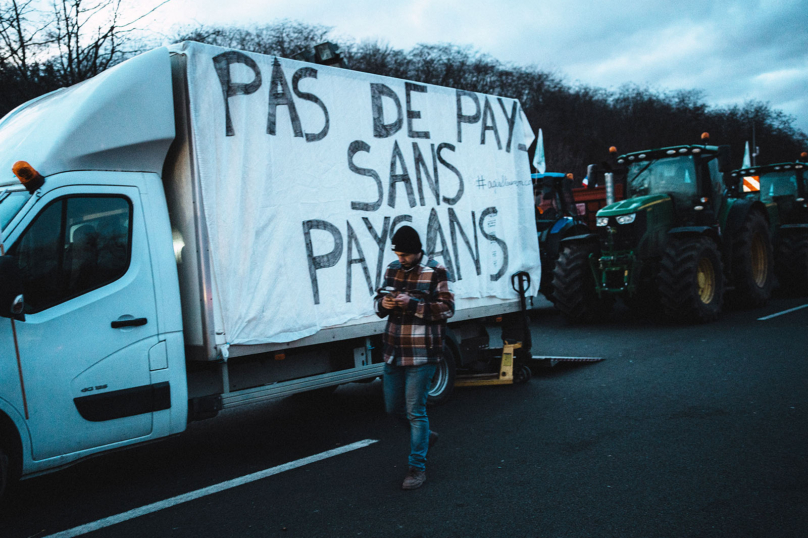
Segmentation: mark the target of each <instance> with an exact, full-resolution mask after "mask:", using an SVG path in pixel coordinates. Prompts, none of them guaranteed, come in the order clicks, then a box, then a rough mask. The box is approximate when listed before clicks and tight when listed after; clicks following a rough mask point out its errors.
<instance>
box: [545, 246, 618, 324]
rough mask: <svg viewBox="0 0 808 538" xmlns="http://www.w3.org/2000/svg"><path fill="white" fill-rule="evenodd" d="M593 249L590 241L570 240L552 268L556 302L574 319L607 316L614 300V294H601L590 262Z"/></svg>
mask: <svg viewBox="0 0 808 538" xmlns="http://www.w3.org/2000/svg"><path fill="white" fill-rule="evenodd" d="M594 251H595V247H594V246H593V245H591V244H585V243H571V244H568V245H566V246H564V247H563V248H562V250H561V254H560V255H559V256H558V261H557V262H556V264H555V269H553V294H552V301H553V304H554V305H555V307H556V308H557V309H558V310H560V311H561V313H562V314H563V315H564V317H565V318H567V320H569V321H571V322H573V323H579V322H583V321H591V320H593V319H596V318H599V317H602V316H605V315H606V314H608V312H609V310H610V309H611V306H612V304H613V303H614V300H613V299H611V298H605V299H601V298H599V297H598V294H597V291H596V290H595V277H594V276H593V275H592V269H591V268H590V266H589V255H590V254H592V253H593V252H594Z"/></svg>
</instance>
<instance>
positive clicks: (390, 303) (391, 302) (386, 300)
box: [382, 295, 396, 310]
mask: <svg viewBox="0 0 808 538" xmlns="http://www.w3.org/2000/svg"><path fill="white" fill-rule="evenodd" d="M395 307H396V300H395V299H394V298H393V297H390V296H389V295H385V296H384V297H383V298H382V308H384V309H386V310H392V309H394V308H395Z"/></svg>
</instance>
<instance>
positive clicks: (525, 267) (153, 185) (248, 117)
mask: <svg viewBox="0 0 808 538" xmlns="http://www.w3.org/2000/svg"><path fill="white" fill-rule="evenodd" d="M531 140H532V134H531V131H530V127H529V125H528V123H527V121H526V119H525V117H524V114H523V112H522V110H521V108H520V105H519V103H518V102H517V101H516V100H513V99H506V98H502V97H495V96H490V95H483V94H478V93H474V92H470V91H463V90H456V89H448V88H441V87H437V86H431V85H424V84H417V83H413V82H408V81H404V80H397V79H393V78H388V77H382V76H376V75H369V74H365V73H360V72H355V71H348V70H344V69H337V68H331V67H325V66H318V65H314V64H307V63H302V62H297V61H293V60H287V59H282V58H275V57H271V56H264V55H259V54H252V53H246V52H240V51H235V50H228V49H222V48H217V47H211V46H207V45H201V44H198V43H182V44H178V45H172V46H171V47H167V48H166V47H164V48H159V49H155V50H153V51H150V52H147V53H145V54H142V55H140V56H137V57H134V58H132V59H130V60H128V61H126V62H124V63H122V64H120V65H118V66H116V67H115V68H113V69H110V70H108V71H106V72H104V73H102V74H100V75H98V76H96V77H95V78H93V79H90V80H88V81H85V82H83V83H81V84H77V85H75V86H72V87H70V88H66V89H62V90H58V91H56V92H53V93H51V94H48V95H45V96H43V97H40V98H38V99H34V100H32V101H31V102H28V103H26V104H24V105H22V106H20V107H19V108H17V109H16V110H14V111H12V112H11V113H9V114H8V115H7V116H6V117H5V118H3V119H2V120H0V230H2V232H0V249H1V252H0V254H2V256H0V488H5V487H6V485H7V484H10V483H12V482H13V481H15V480H17V479H19V478H27V477H32V476H36V475H39V474H42V473H45V472H48V471H52V470H55V469H58V468H60V467H63V466H65V465H68V464H71V463H74V462H76V461H78V460H80V459H82V458H85V457H88V456H92V455H96V454H99V453H102V452H105V451H108V450H113V449H118V448H122V447H126V446H130V445H134V444H137V443H141V442H144V441H150V440H154V439H158V438H161V437H165V436H168V435H172V434H176V433H179V432H182V431H183V430H184V429H185V428H186V424H187V423H188V422H189V421H190V420H194V419H198V418H204V417H211V416H214V415H215V414H216V413H217V412H218V410H220V409H225V408H229V407H234V406H238V405H242V404H248V403H252V402H257V401H261V400H267V399H273V398H279V397H284V396H287V395H290V394H294V393H299V392H306V391H312V390H318V389H320V390H325V389H327V388H328V387H334V386H337V385H339V384H343V383H349V382H356V381H366V380H372V379H374V378H376V377H377V376H379V375H380V373H381V371H382V370H381V362H380V361H381V359H380V357H379V352H378V351H379V347H380V346H379V341H380V338H381V334H382V332H383V330H384V327H385V320H383V319H379V318H378V317H377V316H376V315H375V313H374V310H373V304H372V297H373V296H374V294H375V292H376V289H377V288H379V286H380V280H381V278H382V276H383V271H384V268H385V267H386V265H387V263H389V262H390V261H392V260H393V259H394V255H393V253H392V252H391V250H390V238H391V236H392V235H393V231H394V230H395V228H396V227H397V226H399V225H401V224H402V223H405V222H406V223H408V224H410V225H412V226H413V227H415V228H416V229H417V230H418V231H419V232H420V234H421V236H422V238H423V241H424V246H425V252H426V254H427V255H428V256H429V257H430V258H435V259H437V260H438V261H440V262H441V263H443V264H444V265H445V266H446V267H447V268H448V269H449V271H450V273H451V275H452V283H451V287H452V290H453V292H454V293H455V296H456V313H455V315H454V317H453V318H452V319H451V320H450V324H449V329H450V332H451V338H449V342H448V343H447V347H446V358H445V360H444V362H443V364H442V365H441V368H439V370H438V373H437V374H436V377H435V379H434V380H433V387H432V392H431V395H430V397H431V398H432V400H436V401H440V400H441V399H442V398H444V397H445V396H446V395H447V394H448V392H449V391H450V390H451V387H452V379H453V375H454V369H455V366H456V365H457V366H458V367H461V366H462V365H463V364H465V363H466V362H467V360H473V358H466V357H465V356H464V353H463V350H464V349H471V348H473V347H475V346H476V348H479V346H480V342H481V341H482V342H483V343H484V342H485V338H487V336H486V335H487V334H488V333H487V332H486V322H487V320H490V318H491V317H492V316H502V315H503V314H508V313H511V312H517V311H518V310H519V308H520V307H519V297H518V295H517V294H516V293H515V292H514V290H513V289H512V287H511V282H510V280H511V278H510V277H511V275H513V274H514V273H516V272H518V271H526V272H528V273H529V274H530V275H531V276H532V281H533V285H532V287H531V289H530V290H529V294H530V295H535V294H536V290H537V288H538V284H539V275H540V266H539V255H538V244H537V241H536V227H535V220H534V209H533V197H532V190H531V180H530V173H529V172H530V171H529V165H528V158H527V150H526V147H527V146H528V145H529V144H530V142H531ZM12 171H13V172H14V175H12ZM481 338H482V340H481ZM464 342H465V345H464ZM472 344H473V345H472Z"/></svg>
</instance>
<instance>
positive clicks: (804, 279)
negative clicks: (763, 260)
mask: <svg viewBox="0 0 808 538" xmlns="http://www.w3.org/2000/svg"><path fill="white" fill-rule="evenodd" d="M775 271H776V272H777V278H778V280H779V281H780V289H781V290H782V293H785V294H788V295H798V296H803V295H806V294H808V236H807V235H790V236H786V237H784V238H783V240H782V241H780V245H779V246H778V248H777V258H776V260H775Z"/></svg>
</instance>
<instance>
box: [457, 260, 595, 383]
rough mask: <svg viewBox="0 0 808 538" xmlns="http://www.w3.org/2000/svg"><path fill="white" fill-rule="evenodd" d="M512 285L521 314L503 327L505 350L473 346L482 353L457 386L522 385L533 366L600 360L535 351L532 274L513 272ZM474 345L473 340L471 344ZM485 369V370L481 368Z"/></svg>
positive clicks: (527, 378) (460, 375)
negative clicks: (531, 315)
mask: <svg viewBox="0 0 808 538" xmlns="http://www.w3.org/2000/svg"><path fill="white" fill-rule="evenodd" d="M511 286H512V287H513V289H514V291H515V292H516V293H518V294H519V306H520V310H521V316H520V319H519V323H516V324H513V323H511V324H510V326H508V327H503V336H502V341H503V343H504V345H503V347H502V350H501V351H500V350H499V349H490V348H488V347H487V346H482V345H480V346H477V347H476V349H472V350H471V351H472V352H475V353H476V354H477V356H478V357H479V358H478V360H476V361H474V363H473V366H472V367H471V368H469V369H468V370H469V371H468V372H462V373H461V372H458V373H457V375H456V377H455V384H454V386H455V387H478V386H489V385H519V384H521V383H526V382H527V381H529V380H530V378H531V377H532V367H536V366H555V365H556V364H557V363H559V362H598V361H601V360H603V358H602V357H551V356H544V355H532V354H531V349H532V347H533V341H532V338H531V334H530V323H529V319H528V315H527V290H528V289H529V288H530V275H529V274H528V273H526V272H525V271H520V272H518V273H515V274H513V275H511ZM472 345H473V344H472ZM480 370H482V371H480Z"/></svg>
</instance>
